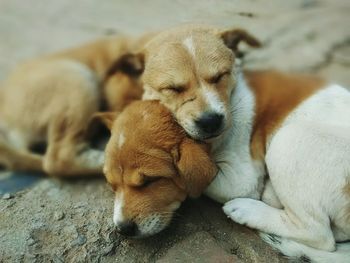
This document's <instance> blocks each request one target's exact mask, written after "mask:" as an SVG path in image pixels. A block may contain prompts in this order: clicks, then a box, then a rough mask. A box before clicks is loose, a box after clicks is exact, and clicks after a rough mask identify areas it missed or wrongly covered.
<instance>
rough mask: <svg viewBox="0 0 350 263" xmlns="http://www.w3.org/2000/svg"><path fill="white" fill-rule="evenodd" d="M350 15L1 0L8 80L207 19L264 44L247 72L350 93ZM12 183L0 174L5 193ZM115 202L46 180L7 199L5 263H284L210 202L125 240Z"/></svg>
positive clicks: (1, 202)
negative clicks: (82, 47)
mask: <svg viewBox="0 0 350 263" xmlns="http://www.w3.org/2000/svg"><path fill="white" fill-rule="evenodd" d="M349 11H350V4H349V1H348V0H332V1H327V0H295V1H284V0H269V1H256V0H235V1H232V0H222V1H220V2H218V1H213V0H194V1H187V0H176V1H162V0H149V1H137V0H128V1H122V0H104V1H96V0H75V1H71V0H60V1H47V0H30V1H23V0H1V1H0V39H1V45H0V83H1V80H2V79H4V78H5V76H6V75H7V74H8V73H9V72H10V70H11V68H12V67H14V66H15V65H16V64H17V63H18V62H20V61H23V60H26V59H29V58H32V57H35V56H38V55H42V54H45V53H48V52H53V51H56V50H60V49H62V48H67V47H71V46H73V45H77V44H80V43H83V42H86V41H88V40H92V39H95V38H97V37H101V36H103V35H107V34H111V33H119V32H124V33H130V34H139V33H142V32H145V31H148V30H157V29H161V28H165V27H168V26H172V25H176V24H178V23H184V22H204V23H208V24H214V25H218V26H223V27H233V26H235V27H243V28H245V29H248V30H249V31H251V32H252V33H253V34H255V35H256V36H257V37H259V38H260V39H261V40H262V42H263V44H264V45H263V47H262V48H261V49H258V50H251V51H250V53H248V54H247V56H246V60H245V67H248V68H267V67H268V68H270V67H272V68H279V69H283V70H291V71H302V72H313V73H316V74H320V75H322V76H325V77H327V78H328V79H330V80H332V81H337V82H339V83H340V84H343V85H346V86H348V87H350V74H349V67H350V61H349V57H350V30H349V28H348V27H349V24H350V16H349V15H348V14H349ZM243 48H244V47H243ZM0 86H1V84H0ZM10 176H11V175H10V174H9V173H3V174H1V176H0V179H1V181H0V184H1V183H2V182H3V185H4V184H6V187H3V188H1V187H0V194H1V196H2V195H3V194H5V193H7V192H8V190H7V189H8V187H10V186H11V184H12V181H10ZM20 176H21V178H22V179H23V175H20ZM27 181H28V180H22V181H21V183H20V184H19V185H18V186H17V188H16V191H17V190H18V189H21V188H22V187H23V185H24V184H27V185H29V183H28V182H27ZM37 181H38V179H35V180H31V183H33V182H37ZM2 189H3V190H2ZM112 199H113V197H112V193H111V192H110V190H109V189H108V188H107V187H106V185H105V182H104V180H102V179H100V180H99V179H95V180H80V181H58V180H54V179H45V180H42V179H39V183H37V184H36V185H35V186H34V187H32V188H31V189H27V190H24V191H22V192H19V193H16V194H14V196H13V197H12V198H10V199H6V198H5V199H2V198H0V248H1V249H0V262H48V261H53V262H155V261H160V262H162V261H163V262H176V259H177V257H180V260H181V259H182V260H184V261H185V260H188V261H195V260H197V259H198V258H202V259H203V260H210V259H213V261H216V259H217V257H221V259H222V260H223V262H225V260H231V259H232V261H234V262H235V261H236V262H239V261H241V262H256V263H264V262H268V263H270V262H272V263H274V262H276V263H277V262H285V261H286V260H285V259H284V258H283V257H281V256H280V255H279V254H277V253H276V252H274V251H273V250H272V249H271V248H270V247H269V246H267V245H266V244H265V243H264V242H263V241H262V240H260V238H259V237H258V235H257V234H256V233H255V232H254V231H253V230H250V229H248V228H246V227H242V226H239V225H237V224H234V223H233V222H232V221H230V220H229V219H227V218H226V217H225V215H224V214H223V212H222V211H221V208H220V205H218V204H216V203H214V202H212V201H210V200H208V199H207V198H201V199H199V200H188V201H187V202H185V204H184V205H183V206H182V208H181V209H180V211H179V216H178V217H177V218H176V219H175V220H174V222H173V224H172V225H171V227H170V228H169V229H167V230H165V231H164V232H163V233H161V234H159V235H157V236H154V237H152V238H149V239H146V240H134V239H125V238H124V237H121V236H119V235H118V234H116V233H115V229H114V227H113V223H112V206H113V204H112V202H113V201H112ZM214 259H215V260H214ZM202 262H203V261H202ZM208 262H209V261H208ZM216 262H220V260H218V261H216Z"/></svg>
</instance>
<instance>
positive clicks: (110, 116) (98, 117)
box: [90, 112, 119, 130]
mask: <svg viewBox="0 0 350 263" xmlns="http://www.w3.org/2000/svg"><path fill="white" fill-rule="evenodd" d="M118 115H119V112H96V113H95V114H94V115H92V117H91V121H90V123H94V122H96V121H99V122H101V123H103V124H104V125H105V126H106V127H107V128H108V130H111V129H112V126H113V122H114V120H115V119H116V118H117V117H118Z"/></svg>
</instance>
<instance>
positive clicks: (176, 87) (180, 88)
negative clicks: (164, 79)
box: [160, 85, 185, 94]
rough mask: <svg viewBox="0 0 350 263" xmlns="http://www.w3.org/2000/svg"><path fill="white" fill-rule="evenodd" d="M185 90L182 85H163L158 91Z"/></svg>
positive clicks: (174, 91)
mask: <svg viewBox="0 0 350 263" xmlns="http://www.w3.org/2000/svg"><path fill="white" fill-rule="evenodd" d="M184 90H185V87H184V86H181V85H179V86H168V87H165V88H162V89H161V90H160V91H161V92H164V91H165V92H172V93H177V94H179V93H182V92H183V91H184Z"/></svg>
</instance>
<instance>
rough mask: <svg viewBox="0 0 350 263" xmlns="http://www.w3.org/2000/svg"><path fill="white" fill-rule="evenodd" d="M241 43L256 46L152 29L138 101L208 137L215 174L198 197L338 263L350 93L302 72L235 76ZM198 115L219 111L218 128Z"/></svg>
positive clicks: (207, 32) (217, 35)
mask: <svg viewBox="0 0 350 263" xmlns="http://www.w3.org/2000/svg"><path fill="white" fill-rule="evenodd" d="M241 41H242V42H246V43H248V44H250V45H252V46H257V43H258V41H256V40H255V39H254V37H252V36H251V35H249V34H248V33H246V32H245V33H244V34H242V31H240V30H237V29H233V30H231V31H230V33H228V31H221V30H217V29H213V28H209V27H203V26H181V27H177V28H173V29H170V30H168V31H165V32H162V33H160V34H159V35H157V36H156V37H154V38H153V39H152V41H150V42H149V43H148V44H147V45H145V48H144V50H142V51H141V53H139V54H137V56H138V57H142V61H143V62H142V63H144V72H143V82H144V89H145V94H144V97H143V98H144V99H159V100H160V101H161V103H162V104H163V105H165V106H166V107H167V108H168V109H170V111H171V112H172V113H173V114H174V116H175V117H176V119H177V121H178V123H179V124H180V125H181V126H182V127H183V128H184V129H185V130H186V132H187V133H188V134H189V135H190V136H192V137H194V138H196V139H200V140H209V139H210V142H211V143H212V151H211V154H212V156H213V158H214V160H215V161H216V163H217V165H218V167H219V173H218V175H217V177H216V178H215V180H214V181H213V182H212V183H211V185H210V186H209V187H208V188H207V190H206V193H207V194H208V195H209V196H210V197H212V198H214V199H215V200H217V201H219V202H223V203H225V202H226V203H225V205H224V212H225V213H226V214H227V215H228V216H229V217H231V218H232V219H233V220H234V221H236V222H238V223H241V224H245V225H248V226H249V227H252V228H256V229H258V230H260V231H264V232H268V233H273V234H276V235H280V236H282V239H285V240H291V241H293V242H299V244H303V245H300V246H296V247H294V250H292V249H291V246H287V245H286V246H283V245H281V246H277V245H276V247H278V248H279V249H281V250H282V252H284V253H285V254H286V255H289V256H299V255H300V254H306V255H307V256H310V257H311V258H314V259H316V260H318V259H319V258H320V257H316V256H315V255H316V254H317V253H319V255H321V254H324V253H328V254H327V255H328V256H329V258H334V260H335V261H334V262H345V261H346V260H348V259H349V252H344V251H349V249H348V250H346V249H345V250H344V248H343V247H342V248H341V249H339V250H337V251H335V250H336V248H337V245H336V241H344V240H349V239H350V229H349V226H350V221H349V220H350V210H349V206H350V196H349V194H348V187H349V177H350V173H349V171H350V126H349V123H350V93H349V92H348V91H347V90H345V89H344V88H342V87H340V86H337V85H330V84H328V83H326V82H324V81H322V80H319V79H317V78H313V77H308V76H302V75H297V74H295V75H286V74H282V73H279V72H273V71H265V72H243V73H242V72H240V69H239V67H238V66H237V65H236V63H235V62H236V61H237V59H236V58H235V56H237V53H238V50H239V49H238V44H239V42H241ZM208 94H210V95H208ZM206 112H211V113H215V114H223V115H224V125H223V126H224V128H223V129H221V130H220V133H215V134H207V133H205V132H203V131H202V130H201V128H200V127H199V126H198V125H197V122H198V118H200V116H203V114H204V113H206ZM213 137H214V138H213ZM231 199H233V200H232V201H230V200H231ZM259 199H262V201H259ZM297 244H298V243H297ZM305 247H306V248H307V247H310V248H311V247H313V253H309V252H310V250H308V249H305ZM345 247H349V245H345ZM289 248H290V249H289ZM295 248H298V249H299V250H298V251H299V253H296V250H295ZM315 251H316V252H315ZM317 251H319V252H317ZM324 251H328V252H324ZM315 253H316V254H315ZM346 253H347V254H346ZM346 255H347V256H348V257H346ZM336 260H338V261H336Z"/></svg>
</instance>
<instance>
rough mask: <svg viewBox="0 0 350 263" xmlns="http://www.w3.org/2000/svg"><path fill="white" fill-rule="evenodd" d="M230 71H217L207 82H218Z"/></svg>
mask: <svg viewBox="0 0 350 263" xmlns="http://www.w3.org/2000/svg"><path fill="white" fill-rule="evenodd" d="M229 74H230V72H229V71H225V72H223V73H218V74H216V75H215V76H213V77H211V78H210V79H209V80H208V82H209V83H211V84H217V83H219V82H220V81H221V80H222V78H223V77H225V76H226V75H229Z"/></svg>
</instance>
